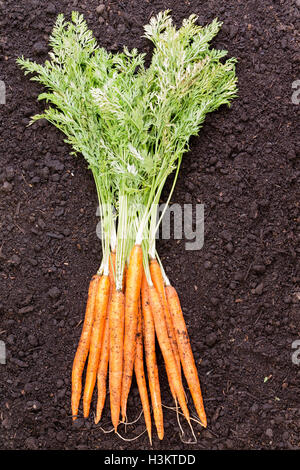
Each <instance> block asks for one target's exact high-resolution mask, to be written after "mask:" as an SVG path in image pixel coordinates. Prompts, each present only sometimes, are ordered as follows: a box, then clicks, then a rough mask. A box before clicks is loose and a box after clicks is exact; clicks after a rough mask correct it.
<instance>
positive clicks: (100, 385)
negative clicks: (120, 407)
mask: <svg viewBox="0 0 300 470" xmlns="http://www.w3.org/2000/svg"><path fill="white" fill-rule="evenodd" d="M109 308H110V303H109V306H108V309H107V312H109ZM108 357H109V314H108V313H107V316H106V320H105V325H104V332H103V341H102V346H101V354H100V360H99V366H98V372H97V408H96V417H95V424H97V423H99V421H100V419H101V416H102V411H103V407H104V403H105V398H106V377H107V368H108Z"/></svg>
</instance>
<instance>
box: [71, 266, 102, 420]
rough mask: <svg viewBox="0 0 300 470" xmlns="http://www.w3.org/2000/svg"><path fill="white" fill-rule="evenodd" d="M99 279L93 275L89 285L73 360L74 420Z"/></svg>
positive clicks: (72, 403) (72, 399)
mask: <svg viewBox="0 0 300 470" xmlns="http://www.w3.org/2000/svg"><path fill="white" fill-rule="evenodd" d="M99 279H100V276H98V275H95V276H93V278H92V280H91V282H90V285H89V292H88V299H87V304H86V311H85V319H84V323H83V327H82V331H81V336H80V340H79V344H78V347H77V351H76V354H75V358H74V361H73V368H72V397H71V405H72V416H73V421H75V419H76V418H77V414H78V407H79V402H80V397H81V389H82V372H83V369H84V365H85V361H86V358H87V355H88V352H89V346H90V339H91V332H92V326H93V321H94V306H95V296H96V291H97V285H98V282H99Z"/></svg>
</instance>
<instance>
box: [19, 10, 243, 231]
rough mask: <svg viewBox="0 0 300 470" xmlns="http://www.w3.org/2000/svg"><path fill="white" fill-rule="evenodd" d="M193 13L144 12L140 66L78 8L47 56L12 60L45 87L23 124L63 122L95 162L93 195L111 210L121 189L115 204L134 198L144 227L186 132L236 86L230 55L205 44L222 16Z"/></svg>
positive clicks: (193, 131)
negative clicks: (97, 35) (176, 20)
mask: <svg viewBox="0 0 300 470" xmlns="http://www.w3.org/2000/svg"><path fill="white" fill-rule="evenodd" d="M196 21H197V16H195V15H191V16H190V17H189V18H188V19H185V20H183V23H182V26H181V28H179V29H176V27H175V26H174V25H173V23H172V19H171V17H170V12H169V11H164V12H161V13H159V14H158V15H157V16H156V17H153V18H151V20H150V23H149V24H148V25H146V26H145V27H144V30H145V37H146V38H148V39H149V40H150V41H152V42H153V44H154V50H153V55H152V60H151V63H150V66H149V67H148V68H146V67H145V65H144V57H145V54H141V53H138V51H137V50H136V49H133V50H131V51H129V50H128V49H127V48H126V47H124V49H123V52H119V53H115V54H112V53H109V52H108V51H106V50H105V49H104V48H101V47H99V46H98V45H97V43H96V40H95V39H94V37H93V34H92V32H91V31H89V29H88V27H87V24H86V22H85V21H84V19H83V16H82V15H79V14H78V13H77V12H73V13H72V17H71V21H66V20H65V18H64V16H63V15H62V14H60V15H59V16H58V18H57V20H56V24H55V26H54V29H53V32H52V35H51V37H50V46H51V48H52V50H51V52H50V53H49V56H50V60H46V61H45V63H44V64H43V65H40V64H37V63H36V62H33V61H31V60H28V59H27V60H25V59H24V58H20V59H18V63H19V65H20V66H21V67H22V68H23V69H25V73H26V74H27V73H31V74H33V77H32V78H31V79H32V80H35V81H38V82H40V83H42V84H43V85H44V86H45V87H46V92H44V93H41V94H40V95H39V97H38V99H39V100H45V101H46V102H47V103H48V104H49V106H48V108H47V109H46V110H45V111H44V112H43V113H42V114H38V115H36V116H34V117H33V118H32V121H31V123H33V122H35V121H36V120H38V119H41V118H45V119H47V120H48V121H49V122H51V123H52V124H54V125H55V126H56V127H58V128H59V129H61V131H62V132H63V133H64V134H65V136H66V142H68V143H69V144H71V146H72V148H73V152H74V153H81V154H82V155H83V156H84V158H85V159H86V160H87V162H88V164H89V167H90V168H91V170H92V171H93V175H94V177H95V181H96V185H97V191H98V196H99V201H100V204H104V203H107V202H108V203H109V202H114V203H115V205H116V207H117V210H118V211H119V210H120V199H121V196H122V195H125V196H126V197H127V198H129V203H128V204H125V205H124V203H123V202H122V204H123V205H122V207H125V208H126V211H128V208H129V207H132V206H133V207H136V209H131V211H132V218H133V219H134V217H135V216H136V220H138V222H135V225H136V226H137V227H138V226H139V224H141V225H142V229H140V230H142V231H143V230H144V229H146V226H147V224H148V221H149V218H150V217H151V207H152V205H153V204H154V203H155V202H158V200H159V198H160V194H161V191H162V188H163V185H164V182H165V180H166V178H167V176H168V175H169V174H170V173H171V172H172V171H174V169H176V168H179V165H180V162H181V159H182V156H183V154H184V152H186V151H187V150H188V142H189V139H190V137H191V136H192V135H197V134H198V132H199V129H200V127H201V126H202V124H203V122H204V119H205V116H206V114H207V113H209V112H212V111H214V110H216V109H217V108H219V106H221V105H222V104H227V105H229V104H230V102H231V100H232V99H233V98H234V97H235V96H236V93H237V87H236V82H237V78H236V75H235V62H236V61H235V59H228V60H222V59H223V58H224V56H225V55H226V54H227V52H226V51H223V50H216V49H212V48H211V47H210V44H209V42H210V41H211V40H212V39H213V37H214V36H215V35H216V34H217V33H218V31H219V29H220V27H221V23H220V22H219V21H217V20H214V21H213V22H212V23H211V24H210V25H208V26H205V27H202V26H199V25H197V24H196ZM177 174H178V171H177V172H176V175H175V179H176V177H177ZM139 204H144V206H145V207H146V209H145V210H144V213H142V212H143V211H142V212H141V211H140V209H138V208H137V207H138V205H139ZM124 210H125V209H124ZM134 211H135V212H136V213H135V215H134ZM129 219H130V217H129ZM124 220H125V219H124ZM131 220H132V219H131ZM152 225H153V224H152ZM128 227H129V226H128V225H127V227H123V228H124V230H128V229H129V228H128Z"/></svg>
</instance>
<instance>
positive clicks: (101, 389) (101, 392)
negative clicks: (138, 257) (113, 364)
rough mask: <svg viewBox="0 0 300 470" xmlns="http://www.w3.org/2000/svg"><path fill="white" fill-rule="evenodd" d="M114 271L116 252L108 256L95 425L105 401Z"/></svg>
mask: <svg viewBox="0 0 300 470" xmlns="http://www.w3.org/2000/svg"><path fill="white" fill-rule="evenodd" d="M115 269H116V252H115V251H112V252H111V254H110V264H109V281H110V283H109V302H108V307H107V312H106V320H105V325H104V332H103V341H102V346H101V354H100V360H99V367H98V372H97V394H98V397H97V407H96V417H95V423H96V424H97V423H99V421H100V419H101V416H102V411H103V408H104V403H105V399H106V378H107V370H108V359H109V317H110V310H111V296H112V292H113V290H114V289H115Z"/></svg>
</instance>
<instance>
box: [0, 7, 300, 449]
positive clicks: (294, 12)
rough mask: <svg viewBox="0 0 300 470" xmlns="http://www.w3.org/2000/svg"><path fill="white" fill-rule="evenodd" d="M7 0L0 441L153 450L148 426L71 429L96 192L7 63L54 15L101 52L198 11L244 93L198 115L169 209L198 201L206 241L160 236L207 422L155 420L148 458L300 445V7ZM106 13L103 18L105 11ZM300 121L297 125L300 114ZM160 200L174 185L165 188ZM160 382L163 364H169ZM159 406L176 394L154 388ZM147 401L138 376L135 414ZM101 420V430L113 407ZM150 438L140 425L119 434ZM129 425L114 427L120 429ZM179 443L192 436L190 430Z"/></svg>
mask: <svg viewBox="0 0 300 470" xmlns="http://www.w3.org/2000/svg"><path fill="white" fill-rule="evenodd" d="M98 6H99V3H98V2H97V1H94V0H91V1H77V0H74V1H66V0H59V1H58V0H52V1H50V2H44V1H41V0H27V1H26V2H16V1H13V0H7V1H5V2H4V1H0V8H1V36H0V54H1V56H0V60H1V62H0V65H1V70H0V74H1V75H0V79H2V80H4V82H5V84H6V89H7V94H6V100H7V101H6V105H0V112H1V121H0V123H1V135H0V140H1V148H2V151H1V155H0V158H1V167H0V186H1V198H0V216H1V219H0V220H1V232H0V249H1V250H0V263H1V264H0V280H1V282H0V292H1V297H0V318H1V325H0V339H1V340H3V341H4V342H5V343H6V347H7V363H6V365H1V364H0V384H1V386H0V407H1V408H0V427H1V428H0V429H1V432H0V448H2V449H148V448H149V444H148V441H147V437H146V435H145V434H144V435H143V436H142V437H141V438H140V439H138V440H135V441H133V442H124V441H122V440H120V439H119V438H118V437H117V436H115V435H114V434H113V433H111V434H104V433H103V432H102V431H101V429H100V428H99V427H96V426H95V425H94V424H93V419H92V417H91V418H90V419H88V420H83V419H79V420H78V421H76V423H75V424H72V420H71V417H70V371H71V365H72V359H73V356H74V352H75V348H76V345H77V341H78V337H79V334H80V326H78V324H79V322H80V321H81V320H82V317H83V311H84V304H85V299H86V292H87V287H88V283H89V279H90V277H91V276H92V274H93V273H94V272H95V270H96V269H97V267H98V264H99V261H100V257H101V253H100V243H99V240H98V239H97V237H96V233H95V226H96V224H97V217H96V193H95V189H94V186H93V181H92V178H91V176H90V174H89V172H88V171H87V169H86V164H85V162H84V161H83V159H80V158H78V159H74V157H72V156H69V150H70V149H69V147H68V146H67V145H66V144H64V142H63V136H62V135H61V134H60V132H59V131H58V130H56V129H55V128H54V127H52V126H51V125H50V124H46V123H42V122H40V123H39V124H36V125H34V126H32V127H30V128H28V127H26V125H27V123H28V120H29V117H30V116H31V115H33V114H34V113H36V112H38V111H40V110H42V108H43V105H42V104H39V103H37V101H36V96H37V94H38V92H39V91H40V90H41V88H40V87H39V86H38V85H37V84H35V83H34V82H29V80H28V79H27V78H24V76H23V73H22V72H21V71H20V70H19V68H18V67H17V66H16V63H15V60H16V58H17V57H18V56H20V55H24V56H25V57H31V58H33V59H35V60H38V61H44V60H45V59H46V57H47V51H48V45H47V44H48V35H49V33H50V31H51V28H52V25H53V22H54V20H55V17H56V15H57V14H58V13H59V12H64V13H66V14H69V13H70V12H71V11H72V10H73V9H76V10H78V11H80V12H82V13H84V15H85V18H86V19H87V21H88V24H89V26H90V27H91V28H92V29H93V31H94V34H95V36H96V38H97V39H98V41H99V43H100V44H102V45H103V46H105V47H107V48H108V49H112V50H117V49H119V48H121V47H122V45H123V44H127V45H128V46H129V47H138V48H139V49H141V50H144V51H148V52H149V51H150V46H149V44H148V42H147V41H146V39H144V38H141V35H142V34H143V29H142V26H143V24H145V23H146V22H147V21H148V20H149V18H150V16H151V15H153V14H154V13H157V12H158V11H160V10H162V9H165V8H171V9H172V12H173V16H174V19H175V20H176V22H178V23H179V22H181V20H182V19H183V18H184V17H187V16H188V15H189V14H191V13H196V14H198V15H199V17H200V22H201V23H207V22H209V21H211V20H212V19H213V18H214V17H216V16H218V17H219V18H220V19H221V20H223V21H224V26H223V29H222V31H221V33H220V34H219V36H218V37H217V39H216V41H215V46H217V47H222V48H226V49H228V51H229V55H230V56H235V57H237V58H238V67H237V73H238V77H239V98H238V99H236V100H235V102H234V104H233V106H232V108H231V109H230V110H228V109H226V108H224V109H222V110H220V112H218V113H216V114H214V115H211V116H209V118H208V119H207V122H206V123H205V126H204V128H203V130H202V131H201V134H200V136H199V138H195V139H193V141H192V143H191V151H190V153H189V154H187V155H186V157H185V159H184V163H183V166H182V170H181V174H180V176H179V180H178V184H177V187H176V191H175V193H174V196H173V198H172V200H173V202H177V203H180V204H183V203H194V204H195V203H197V202H201V203H204V204H205V244H204V248H203V249H202V250H201V251H197V252H195V251H185V247H184V240H182V241H180V242H178V240H171V241H161V242H159V251H160V253H161V255H162V258H163V261H164V263H165V265H166V268H167V272H168V274H169V276H170V278H171V280H172V281H173V283H174V284H175V285H176V286H177V288H178V290H179V293H180V297H181V300H182V304H183V307H184V312H185V317H186V321H187V324H188V327H189V332H190V336H191V341H192V345H193V349H194V352H195V357H196V360H197V364H198V366H199V374H200V377H201V381H202V386H203V394H204V398H205V403H206V410H207V415H208V423H209V424H208V428H207V430H202V429H201V428H200V427H197V425H196V426H195V432H196V435H197V438H198V443H197V444H196V445H191V444H183V443H182V442H181V440H180V434H179V428H178V424H177V420H176V414H175V413H174V412H173V411H171V410H167V409H166V410H165V439H164V440H163V442H159V441H158V439H157V438H156V437H155V438H154V444H153V448H154V449H296V448H299V447H300V439H299V435H300V409H299V405H300V386H299V380H300V368H299V366H297V365H295V364H293V363H292V360H291V354H292V342H293V341H294V340H296V339H299V332H300V327H299V321H300V311H299V298H300V295H299V284H297V283H298V282H299V271H298V272H297V257H298V256H299V253H300V248H299V244H298V245H297V243H299V238H298V240H297V229H298V236H299V198H298V199H297V197H298V196H299V192H298V194H297V191H299V174H300V172H299V160H298V159H297V157H298V156H299V154H298V152H299V145H298V146H297V144H299V128H298V129H297V128H296V127H297V118H298V119H299V109H300V108H299V106H297V105H295V104H293V103H292V101H291V96H292V93H293V89H292V83H293V81H295V80H296V79H298V78H300V77H299V68H298V67H299V60H300V59H299V52H298V51H299V48H298V46H299V43H298V44H297V38H296V31H297V30H299V13H300V7H299V1H292V0H290V1H283V0H281V1H278V0H277V1H275V0H274V1H272V0H265V1H264V2H258V1H254V0H249V1H242V0H228V1H226V2H223V1H217V0H209V1H202V2H198V1H195V0H191V1H171V0H170V1H157V0H154V1H151V2H150V1H137V0H135V1H121V0H120V1H112V0H108V1H105V6H104V7H103V8H102V10H103V11H102V13H101V15H100V14H99V13H98V12H97V10H96V9H97V7H98ZM98 11H99V10H98ZM298 122H299V121H298ZM165 195H167V191H166V192H165ZM162 373H163V371H162ZM162 395H163V400H164V402H165V404H166V405H169V406H171V405H172V400H171V397H170V394H169V392H168V390H167V384H166V379H165V377H164V378H163V379H162ZM140 408H141V406H140V402H139V398H138V394H137V389H136V385H135V384H133V388H132V391H131V398H130V404H129V418H130V419H135V418H136V417H137V415H138V413H139V410H140ZM103 427H104V428H105V429H109V428H110V424H109V410H108V408H106V410H105V414H104V420H103ZM143 429H144V422H143V419H140V420H139V421H138V422H137V423H136V424H135V425H133V426H130V427H128V430H127V431H128V432H127V435H126V436H127V437H133V436H135V435H138V434H139V433H140V432H142V431H143ZM123 431H124V430H123ZM188 437H189V436H188V435H187V436H186V438H188Z"/></svg>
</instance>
